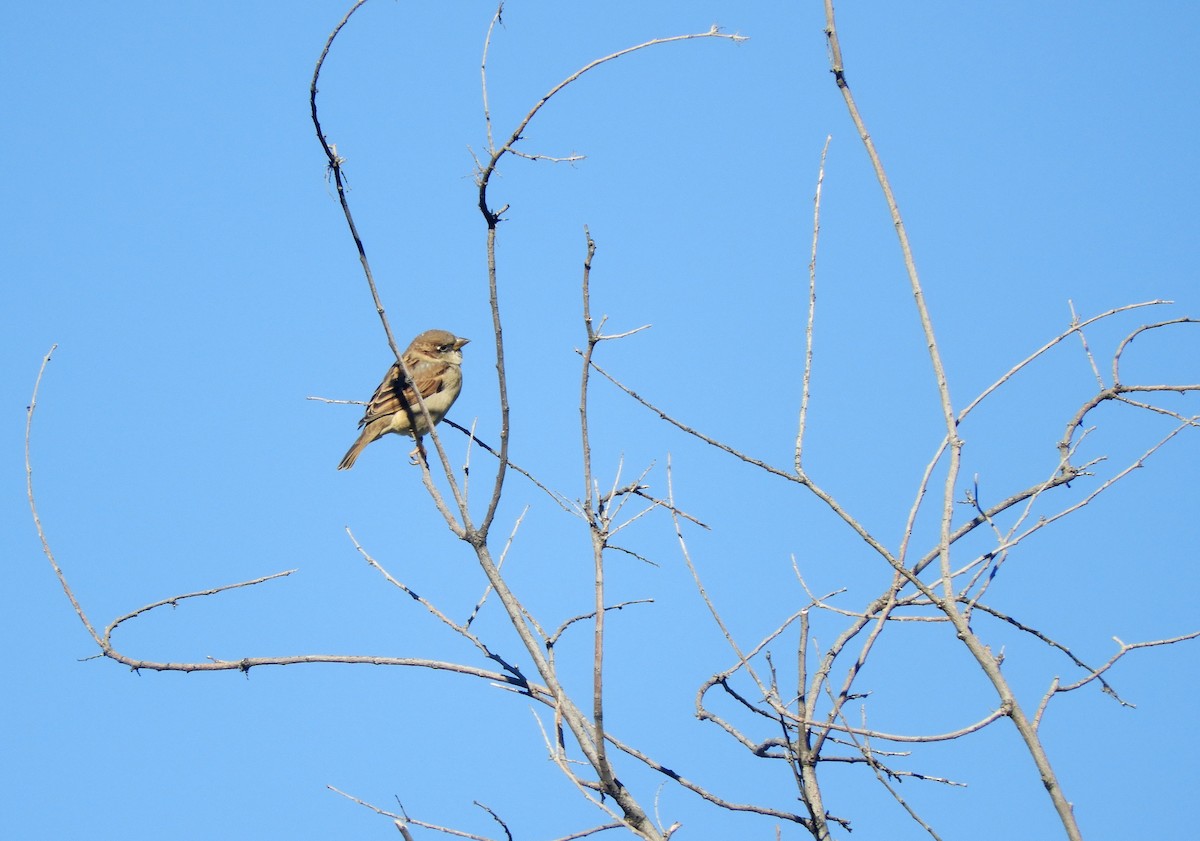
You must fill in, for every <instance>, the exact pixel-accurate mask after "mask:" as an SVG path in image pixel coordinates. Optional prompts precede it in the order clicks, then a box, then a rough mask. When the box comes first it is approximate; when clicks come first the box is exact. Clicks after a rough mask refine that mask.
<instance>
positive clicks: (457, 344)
mask: <svg viewBox="0 0 1200 841" xmlns="http://www.w3.org/2000/svg"><path fill="white" fill-rule="evenodd" d="M469 341H471V340H470V339H455V340H454V349H455V350H462V346H463V345H465V344H466V343H467V342H469Z"/></svg>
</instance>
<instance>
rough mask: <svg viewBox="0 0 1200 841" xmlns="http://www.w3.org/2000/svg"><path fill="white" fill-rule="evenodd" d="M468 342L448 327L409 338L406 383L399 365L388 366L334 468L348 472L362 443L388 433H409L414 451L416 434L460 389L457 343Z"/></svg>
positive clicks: (430, 425) (451, 402) (424, 429)
mask: <svg viewBox="0 0 1200 841" xmlns="http://www.w3.org/2000/svg"><path fill="white" fill-rule="evenodd" d="M469 341H470V339H460V338H459V337H458V336H455V335H454V334H453V333H451V332H449V331H448V330H426V331H425V332H424V333H422V334H421V335H419V336H417V337H416V338H415V339H413V340H412V344H410V345H409V346H408V349H407V350H406V351H404V354H403V358H404V364H405V365H406V366H408V373H409V374H410V375H411V376H412V381H411V382H408V381H406V380H405V379H404V371H403V370H402V369H401V368H400V363H398V362H397V363H396V364H394V365H392V367H391V368H389V369H388V372H387V375H386V376H385V377H384V378H383V382H381V383H380V384H379V388H377V389H375V394H374V395H372V396H371V400H370V402H369V403H367V412H366V414H365V415H363V418H362V420H360V421H359V422H358V425H359V428H361V429H362V433H361V434H360V435H359V436H358V440H357V441H355V442H354V445H353V446H351V447H350V450H349V451H348V452H347V453H346V455H345V457H344V458H343V459H342V463H341V464H339V465H338V470H349V469H350V468H351V467H353V466H354V462H355V461H356V460H357V459H358V457H359V455H360V454H361V453H362V451H363V450H364V449H366V446H367V445H368V444H370V443H371V442H372V441H374V440H376V439H378V438H381V437H383V436H384V435H386V434H387V433H389V432H398V433H400V434H401V435H411V436H412V437H413V438H415V439H416V442H417V449H416V450H414V452H420V450H421V436H422V435H425V434H426V433H428V432H429V430H430V429H432V428H433V425H434V424H436V423H437V422H438V421H440V420H441V419H442V418H443V417H445V416H446V412H448V411H450V407H451V406H452V405H454V401H455V400H456V399H457V398H458V393H459V392H460V391H462V369H461V368H460V367H459V366H460V365H461V364H462V348H463V345H465V344H466V343H467V342H469ZM414 389H415V390H414ZM417 392H419V393H420V395H421V398H422V399H423V400H424V401H425V408H426V409H428V410H429V417H428V418H426V417H425V413H424V412H423V411H422V410H421V404H420V402H418V400H417Z"/></svg>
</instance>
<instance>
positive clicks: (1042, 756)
mask: <svg viewBox="0 0 1200 841" xmlns="http://www.w3.org/2000/svg"><path fill="white" fill-rule="evenodd" d="M825 35H826V38H827V41H828V43H829V55H830V63H831V70H832V72H833V75H834V78H835V79H836V81H837V86H838V88H839V90H841V92H842V97H843V99H844V100H845V102H846V108H847V110H848V111H849V113H850V118H851V120H852V121H853V122H854V125H855V128H856V129H857V130H858V133H859V137H860V138H861V140H862V142H863V145H864V147H865V148H866V150H867V155H868V157H869V158H870V160H871V165H872V167H874V169H875V175H876V178H877V179H878V180H879V185H880V188H881V189H882V190H883V195H884V199H885V201H886V202H887V206H888V211H889V213H890V214H891V217H892V223H893V225H894V226H895V228H896V236H897V238H898V239H899V242H900V250H901V253H902V255H903V259H904V267H905V270H906V271H907V273H908V278H909V285H910V287H911V289H912V294H913V299H914V301H915V302H916V305H917V312H918V315H919V318H920V321H921V329H922V331H923V332H924V334H925V342H926V347H927V350H928V352H929V358H930V362H931V364H932V366H933V372H934V377H935V379H936V381H937V389H938V397H939V400H940V402H941V407H942V416H943V420H944V422H945V425H946V440H947V442H948V444H949V462H948V464H947V467H946V477H945V484H944V486H943V493H942V516H941V534H940V539H939V546H938V554H939V558H940V561H941V571H942V591H943V595H942V598H940V599H935V600H934V603H935V604H936V606H937V607H938V609H939V610H941V611H942V612H943V613H944V614H945V615H946V617H947V618H948V619H949V620H950V622H951V623H952V624H953V625H954V628H955V631H956V632H957V635H958V637H959V639H960V640H962V642H963V644H964V645H965V646H966V647H967V649H968V650H969V651H970V652H971V654H972V656H973V657H974V658H975V660H976V662H977V663H979V665H980V667H981V668H982V669H983V671H984V673H985V674H986V675H987V677H988V680H989V681H990V682H991V683H992V685H993V687H994V688H995V690H996V692H997V694H998V695H999V697H1000V700H1001V703H1002V705H1003V707H1004V708H1005V711H1006V712H1007V714H1008V715H1009V717H1010V718H1011V719H1012V721H1013V724H1014V725H1016V728H1017V731H1018V732H1019V733H1020V735H1021V738H1022V739H1023V740H1024V742H1025V744H1026V747H1027V749H1028V750H1029V753H1030V755H1031V756H1032V757H1033V760H1034V762H1035V764H1036V765H1037V767H1038V772H1039V774H1040V775H1041V778H1042V784H1043V785H1044V786H1045V787H1046V790H1047V792H1048V793H1049V794H1050V798H1051V801H1052V802H1053V804H1054V807H1055V810H1056V811H1057V812H1058V815H1059V819H1060V820H1061V821H1062V824H1063V827H1064V829H1065V830H1066V832H1067V836H1068V838H1070V839H1071V841H1078V839H1081V838H1082V836H1081V835H1080V831H1079V827H1078V824H1077V823H1076V822H1075V816H1074V814H1073V812H1072V811H1071V806H1070V803H1069V802H1068V801H1067V799H1066V797H1065V796H1064V795H1063V792H1062V789H1061V787H1060V786H1059V784H1058V780H1057V777H1056V776H1055V774H1054V771H1053V768H1052V767H1051V765H1050V762H1049V759H1048V757H1047V756H1046V752H1045V749H1044V748H1043V746H1042V744H1041V741H1040V740H1039V738H1038V735H1037V731H1036V729H1035V728H1034V727H1033V726H1032V725H1031V723H1030V722H1029V720H1028V719H1027V718H1026V716H1025V713H1024V711H1023V710H1022V709H1021V706H1020V704H1019V703H1017V700H1016V697H1015V695H1014V694H1013V692H1012V689H1011V687H1009V685H1008V681H1007V680H1006V678H1005V677H1004V675H1003V674H1002V673H1001V671H1000V666H999V663H997V662H996V659H995V658H994V657H993V655H992V653H991V652H990V651H989V650H988V648H987V646H985V645H984V644H983V642H982V641H981V640H980V639H979V638H978V637H977V636H976V635H975V634H974V632H973V631H972V630H971V628H970V625H969V623H968V622H967V620H966V618H965V617H964V616H963V614H962V613H961V612H960V611H959V609H958V605H957V604H956V601H955V598H954V591H953V586H954V582H953V576H952V574H951V564H950V545H951V520H952V517H953V513H954V487H955V484H956V483H957V480H958V473H959V469H960V464H961V458H962V445H963V442H962V439H961V438H959V436H958V422H957V418H956V417H955V413H954V407H953V403H952V401H951V399H950V387H949V384H948V382H947V380H946V373H945V369H944V367H943V366H942V360H941V354H940V352H939V351H938V345H937V340H936V338H935V336H934V331H933V321H932V319H931V318H930V315H929V310H928V308H927V307H926V305H925V297H924V293H923V292H922V290H921V284H920V279H919V278H918V275H917V269H916V264H915V262H914V260H913V256H912V249H911V247H910V245H909V241H908V233H907V231H906V230H905V227H904V222H903V219H902V218H901V216H900V209H899V206H898V204H897V202H896V198H895V195H894V194H893V192H892V188H891V185H890V183H889V181H888V178H887V174H886V173H885V172H884V169H883V163H882V161H881V160H880V157H879V154H878V152H877V151H876V149H875V144H874V142H873V141H872V139H871V135H870V133H869V132H868V131H867V127H866V123H865V122H864V120H863V118H862V115H861V114H860V113H859V111H858V106H857V105H856V104H855V101H854V97H853V95H852V94H851V92H850V86H849V84H848V83H847V82H846V75H845V67H844V63H843V59H842V50H841V45H840V43H839V41H838V37H837V28H836V25H835V22H834V10H833V0H825ZM901 569H903V567H901Z"/></svg>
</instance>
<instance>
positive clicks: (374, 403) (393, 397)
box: [358, 361, 450, 427]
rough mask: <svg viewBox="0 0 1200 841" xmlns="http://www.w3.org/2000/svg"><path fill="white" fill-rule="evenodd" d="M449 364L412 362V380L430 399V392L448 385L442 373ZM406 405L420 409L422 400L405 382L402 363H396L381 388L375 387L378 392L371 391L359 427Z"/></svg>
mask: <svg viewBox="0 0 1200 841" xmlns="http://www.w3.org/2000/svg"><path fill="white" fill-rule="evenodd" d="M449 367H450V364H449V363H448V362H425V361H422V362H420V363H418V364H416V365H412V364H410V365H409V371H411V372H412V375H413V381H414V382H415V383H416V386H417V388H418V389H420V391H421V397H422V398H423V399H425V400H428V399H429V398H430V397H431V396H433V395H434V394H437V393H438V392H439V391H441V390H442V389H443V388H445V385H446V383H445V378H444V377H443V376H442V374H444V373H445V371H446V369H447V368H449ZM406 406H407V407H409V409H411V410H412V413H413V414H414V415H417V414H420V412H421V404H420V403H418V402H417V398H416V396H415V395H414V394H413V389H412V386H406V384H405V382H404V373H403V372H402V371H401V370H400V364H399V363H396V364H394V365H392V367H391V368H389V369H388V372H387V375H386V376H385V377H384V378H383V382H381V383H380V384H379V388H377V389H375V393H374V394H373V395H371V399H370V401H369V402H368V403H367V411H366V414H364V415H363V418H362V420H360V421H359V422H358V425H359V426H360V427H361V426H366V425H367V424H368V423H370V422H371V421H373V420H375V419H376V418H381V417H385V416H387V415H394V414H396V413H397V412H403V411H405V407H406Z"/></svg>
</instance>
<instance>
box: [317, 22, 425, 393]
mask: <svg viewBox="0 0 1200 841" xmlns="http://www.w3.org/2000/svg"><path fill="white" fill-rule="evenodd" d="M366 2H367V0H357V2H355V4H354V5H353V6H351V7H350V11H348V12H346V16H345V17H343V18H342V19H341V21H340V22H339V23H338V25H337V26H335V27H334V28H333V31H332V32H330V33H329V37H328V38H327V39H325V47H324V49H322V50H321V56H320V58H318V59H317V66H316V68H314V70H313V76H312V82H311V84H309V86H308V106H309V111H310V112H311V115H312V123H313V128H314V129H316V132H317V141H318V142H319V143H320V144H321V149H322V150H323V151H324V152H325V159H326V161H327V164H326V166H327V167H328V171H329V173H330V175H332V176H333V183H334V186H335V187H336V188H337V196H338V202H339V203H340V204H341V206H342V214H343V215H344V216H345V217H346V226H347V227H348V228H349V229H350V236H351V237H353V238H354V246H355V248H356V249H357V250H358V260H359V262H360V263H361V264H362V269H363V274H365V275H366V277H367V286H368V287H370V290H371V300H372V301H374V303H375V312H376V313H377V314H378V315H379V320H380V322H381V323H382V324H383V332H384V334H386V335H387V342H388V347H390V348H391V349H392V353H393V354H394V355H395V357H396V359H397V360H398V361H399V362H400V366H401V368H402V369H403V370H404V376H405V377H408V378H409V379H412V377H411V374H410V372H409V370H408V368H407V367H406V366H405V365H404V359H403V356H402V354H401V351H400V347H399V345H397V344H396V337H395V336H394V335H393V334H392V325H391V324H390V323H389V322H388V319H387V313H386V312H385V311H384V308H383V300H382V299H381V298H380V297H379V289H378V287H376V285H375V275H374V274H373V273H372V272H371V263H370V261H369V260H368V259H367V249H366V247H365V246H364V245H363V241H362V237H361V236H359V234H358V226H357V225H355V224H354V214H353V213H351V212H350V201H349V199H348V198H347V197H346V183H345V179H344V176H343V174H342V164H343V163H345V162H346V159H345V158H343V157H342V156H341V155H339V154H338V153H337V146H336V144H333V143H330V142H329V140H328V139H327V138H326V137H325V130H324V129H323V128H321V120H320V118H319V117H318V116H317V82H318V81H319V80H320V78H321V68H322V67H324V66H325V59H326V57H327V56H328V55H329V49H330V47H332V46H333V42H334V39H336V38H337V36H338V33H340V32H341V31H342V28H343V27H344V26H345V25H346V24H347V23H349V22H350V18H351V17H352V16H353V15H354V13H355V12H357V11H358V10H359V9H361V8H362V7H363V5H364V4H365V3H366Z"/></svg>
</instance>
